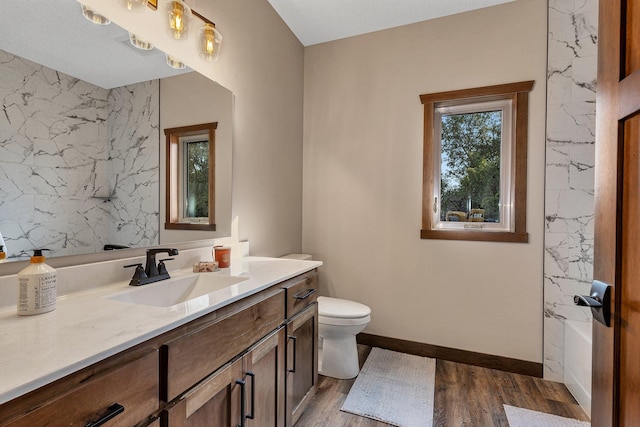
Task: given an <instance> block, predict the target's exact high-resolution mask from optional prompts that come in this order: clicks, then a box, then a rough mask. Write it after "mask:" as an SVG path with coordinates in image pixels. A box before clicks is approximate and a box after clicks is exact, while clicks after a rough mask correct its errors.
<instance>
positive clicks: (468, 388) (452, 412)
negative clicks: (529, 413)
mask: <svg viewBox="0 0 640 427" xmlns="http://www.w3.org/2000/svg"><path fill="white" fill-rule="evenodd" d="M370 351H371V348H370V347H367V346H363V345H358V353H359V356H360V365H361V366H362V364H363V363H364V360H365V359H366V357H367V356H368V354H369V352H370ZM354 381H355V380H336V379H333V378H328V377H323V376H321V377H320V380H319V387H318V394H317V395H316V397H315V398H314V400H313V401H312V402H311V404H310V405H309V407H308V408H307V409H306V410H305V412H304V413H303V414H302V416H301V417H300V419H299V420H298V422H297V423H296V424H295V427H321V426H325V427H383V426H388V425H389V424H386V423H382V422H379V421H374V420H370V419H368V418H364V417H359V416H357V415H352V414H348V413H346V412H341V411H340V407H341V406H342V403H343V402H344V400H345V399H346V398H347V394H348V393H349V390H350V389H351V386H352V385H353V383H354ZM503 404H507V405H511V406H517V407H520V408H526V409H532V410H535V411H540V412H546V413H549V414H555V415H560V416H563V417H571V418H576V419H579V420H583V421H588V420H589V417H588V416H587V415H586V414H585V412H584V411H583V410H582V408H581V407H580V406H579V405H578V404H577V403H576V401H575V400H574V398H573V396H571V393H569V391H568V390H567V388H566V387H565V386H564V384H561V383H556V382H551V381H544V380H542V379H540V378H534V377H529V376H526V375H518V374H512V373H509V372H502V371H497V370H493V369H486V368H480V367H476V366H471V365H463V364H460V363H455V362H447V361H443V360H438V361H436V385H435V402H434V418H433V425H434V426H435V427H445V426H446V427H461V426H465V427H491V426H495V427H503V426H504V427H508V426H509V424H508V423H507V417H506V415H505V413H504V409H503V406H502V405H503Z"/></svg>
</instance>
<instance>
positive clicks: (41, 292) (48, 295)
mask: <svg viewBox="0 0 640 427" xmlns="http://www.w3.org/2000/svg"><path fill="white" fill-rule="evenodd" d="M56 281H57V275H56V273H55V272H53V273H51V272H47V273H43V274H31V275H28V276H26V277H18V314H20V315H29V314H40V313H46V312H48V311H51V310H54V309H55V307H56Z"/></svg>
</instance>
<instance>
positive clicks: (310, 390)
mask: <svg viewBox="0 0 640 427" xmlns="http://www.w3.org/2000/svg"><path fill="white" fill-rule="evenodd" d="M284 289H285V292H286V293H287V321H286V322H285V326H286V328H287V399H286V405H287V407H286V413H287V426H288V427H291V426H293V425H294V424H295V423H296V421H297V420H298V419H299V418H300V415H301V414H302V412H303V411H304V409H305V408H306V407H307V405H308V404H309V402H310V401H311V399H313V396H314V395H315V394H316V391H317V384H318V303H317V289H318V274H317V272H311V273H308V274H306V275H304V276H301V277H298V278H294V279H292V280H291V281H289V282H287V283H285V285H284Z"/></svg>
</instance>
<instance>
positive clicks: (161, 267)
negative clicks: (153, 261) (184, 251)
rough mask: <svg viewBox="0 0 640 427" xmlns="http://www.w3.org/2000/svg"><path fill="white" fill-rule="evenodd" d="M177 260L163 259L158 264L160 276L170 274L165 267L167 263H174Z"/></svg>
mask: <svg viewBox="0 0 640 427" xmlns="http://www.w3.org/2000/svg"><path fill="white" fill-rule="evenodd" d="M174 259H175V258H165V259H161V260H160V262H158V274H169V272H168V271H167V266H166V265H164V262H165V261H173V260H174Z"/></svg>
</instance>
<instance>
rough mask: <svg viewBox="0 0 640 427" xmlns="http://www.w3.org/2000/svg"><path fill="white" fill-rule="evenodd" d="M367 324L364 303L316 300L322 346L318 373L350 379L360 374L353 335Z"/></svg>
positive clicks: (323, 298) (368, 319) (367, 312)
mask: <svg viewBox="0 0 640 427" xmlns="http://www.w3.org/2000/svg"><path fill="white" fill-rule="evenodd" d="M370 321H371V309H370V308H369V307H367V306H366V305H364V304H360V303H357V302H354V301H348V300H344V299H338V298H330V297H318V335H319V336H320V340H321V343H322V347H321V348H320V351H319V360H318V371H319V373H320V374H322V375H325V376H327V377H332V378H338V379H349V378H354V377H356V376H357V375H358V372H360V366H359V364H358V347H357V344H356V335H357V334H358V333H360V332H362V330H364V328H366V327H367V325H368V324H369V322H370Z"/></svg>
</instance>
